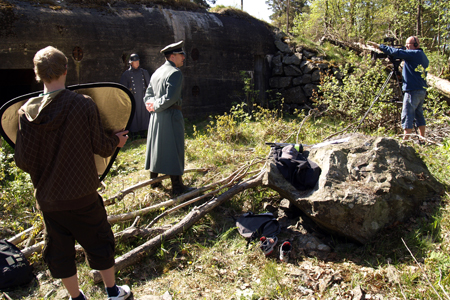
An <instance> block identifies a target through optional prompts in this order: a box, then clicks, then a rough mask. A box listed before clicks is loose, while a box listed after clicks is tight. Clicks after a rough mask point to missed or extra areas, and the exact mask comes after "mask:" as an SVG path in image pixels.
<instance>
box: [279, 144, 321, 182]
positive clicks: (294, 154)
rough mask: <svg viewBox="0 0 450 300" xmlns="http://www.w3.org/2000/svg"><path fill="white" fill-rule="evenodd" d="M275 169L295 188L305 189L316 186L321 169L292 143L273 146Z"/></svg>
mask: <svg viewBox="0 0 450 300" xmlns="http://www.w3.org/2000/svg"><path fill="white" fill-rule="evenodd" d="M273 149H274V150H273V151H272V155H273V157H274V159H275V164H276V166H277V169H278V170H279V171H280V173H281V174H282V175H283V177H284V178H285V179H286V180H287V181H289V182H290V183H291V184H292V185H293V186H294V187H295V188H296V189H297V190H299V191H305V190H308V189H312V188H314V187H315V186H316V183H317V181H318V180H319V177H320V173H321V169H320V167H319V166H318V165H317V164H316V163H315V162H313V161H311V160H309V159H308V158H306V157H305V156H304V155H303V154H302V153H300V152H298V151H297V149H295V147H294V145H288V146H286V147H284V148H280V147H275V148H273Z"/></svg>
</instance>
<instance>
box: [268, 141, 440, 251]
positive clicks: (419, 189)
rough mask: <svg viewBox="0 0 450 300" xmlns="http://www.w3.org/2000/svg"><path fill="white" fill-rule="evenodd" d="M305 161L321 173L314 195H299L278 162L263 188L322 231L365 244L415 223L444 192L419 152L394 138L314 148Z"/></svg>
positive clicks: (313, 191)
mask: <svg viewBox="0 0 450 300" xmlns="http://www.w3.org/2000/svg"><path fill="white" fill-rule="evenodd" d="M341 141H342V140H341ZM318 146H320V145H318ZM305 155H308V158H309V159H310V160H312V161H314V162H315V163H317V164H318V165H319V166H320V167H321V169H322V173H321V175H320V178H319V181H318V183H317V184H316V187H315V188H314V189H312V190H309V191H299V190H296V189H295V188H294V187H293V186H292V185H291V184H290V183H289V182H288V181H287V180H285V179H284V177H283V176H282V175H281V173H280V172H279V171H278V169H277V167H276V165H275V163H274V161H271V163H270V164H269V166H268V172H267V173H266V177H265V179H264V184H265V185H267V186H269V187H271V188H272V189H274V190H276V191H278V192H279V193H280V194H281V195H282V196H283V197H285V198H287V199H289V200H290V201H291V202H292V203H293V204H294V205H296V206H297V207H298V208H300V209H301V210H302V211H303V212H304V213H306V214H307V215H308V216H309V217H311V218H312V220H313V221H314V222H316V223H317V224H318V225H319V226H321V227H322V228H324V229H326V230H328V231H330V232H332V233H336V234H338V235H341V236H344V237H347V238H349V239H352V240H354V241H358V242H360V243H366V242H368V241H370V240H371V239H372V238H373V237H374V236H375V235H376V234H377V233H378V232H379V231H380V230H382V229H383V228H385V227H387V226H389V225H392V224H395V223H397V222H401V221H403V220H405V219H407V218H409V217H411V216H412V215H413V214H414V213H416V212H418V211H420V208H419V207H420V206H421V205H422V204H423V202H425V201H429V200H431V199H434V198H435V197H437V196H440V195H441V194H442V192H443V186H442V184H441V183H439V182H438V181H437V180H436V179H435V178H434V177H433V176H432V175H431V174H430V172H429V170H428V168H427V166H426V165H425V164H424V162H423V161H422V160H421V159H420V157H419V156H418V155H417V153H416V152H415V150H414V148H412V147H409V146H404V145H402V144H400V143H399V142H398V141H397V140H395V139H392V138H385V137H367V136H363V135H353V136H349V137H347V138H346V139H345V142H342V143H337V144H324V145H322V146H320V147H312V148H311V149H309V154H308V151H305Z"/></svg>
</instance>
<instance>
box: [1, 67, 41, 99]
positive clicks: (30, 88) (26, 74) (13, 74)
mask: <svg viewBox="0 0 450 300" xmlns="http://www.w3.org/2000/svg"><path fill="white" fill-rule="evenodd" d="M42 89H43V86H42V83H37V82H36V79H35V75H34V71H33V70H30V69H0V107H1V106H2V105H3V104H5V103H6V102H8V101H9V100H11V99H13V98H16V97H18V96H21V95H24V94H28V93H31V92H36V91H39V90H42Z"/></svg>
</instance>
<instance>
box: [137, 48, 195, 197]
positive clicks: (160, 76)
mask: <svg viewBox="0 0 450 300" xmlns="http://www.w3.org/2000/svg"><path fill="white" fill-rule="evenodd" d="M161 53H163V54H164V56H165V57H166V62H165V63H164V64H163V65H162V66H160V67H159V68H158V69H157V70H156V71H155V73H153V75H152V77H151V79H150V84H149V86H148V88H147V92H146V93H145V98H144V101H145V104H146V106H147V110H148V111H149V112H150V123H149V126H148V136H147V154H146V158H145V169H146V170H150V178H156V177H157V176H158V173H162V174H166V175H170V179H171V181H172V195H173V196H176V195H179V194H182V193H183V192H185V191H187V190H188V189H191V188H188V187H185V186H184V185H183V181H182V179H181V176H182V175H183V173H184V118H183V114H182V113H181V105H182V99H181V90H182V85H183V74H182V73H181V70H180V69H179V68H180V67H181V66H183V64H184V60H185V59H186V57H185V54H184V50H183V41H180V42H177V43H173V44H170V45H168V46H166V47H165V48H164V49H162V50H161ZM154 187H155V186H154Z"/></svg>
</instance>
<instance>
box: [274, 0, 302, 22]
mask: <svg viewBox="0 0 450 300" xmlns="http://www.w3.org/2000/svg"><path fill="white" fill-rule="evenodd" d="M307 3H308V2H307V1H306V0H266V4H267V5H268V6H269V7H270V9H271V10H272V12H273V13H272V15H271V16H270V19H271V20H272V21H273V23H274V25H275V26H277V27H280V28H284V26H286V23H287V18H288V17H289V20H293V19H294V17H295V16H297V15H299V14H302V13H305V12H308V11H309V9H308V5H307ZM288 4H289V14H287V13H286V12H287V6H288Z"/></svg>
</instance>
